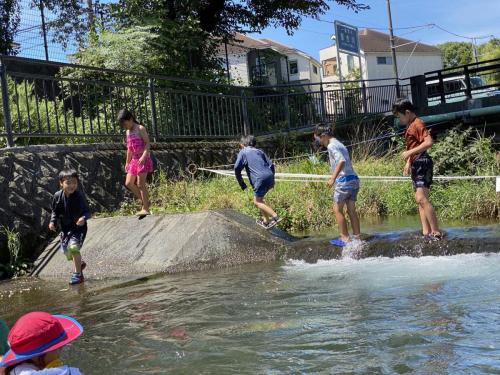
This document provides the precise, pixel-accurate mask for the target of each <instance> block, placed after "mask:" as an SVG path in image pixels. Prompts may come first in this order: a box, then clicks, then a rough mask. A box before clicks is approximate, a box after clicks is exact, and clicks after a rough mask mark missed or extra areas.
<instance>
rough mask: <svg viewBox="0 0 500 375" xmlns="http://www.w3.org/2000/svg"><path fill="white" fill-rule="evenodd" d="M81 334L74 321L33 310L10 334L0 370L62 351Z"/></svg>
mask: <svg viewBox="0 0 500 375" xmlns="http://www.w3.org/2000/svg"><path fill="white" fill-rule="evenodd" d="M82 333H83V327H82V326H81V324H80V323H78V322H77V321H76V320H75V319H73V318H71V317H69V316H65V315H52V314H49V313H46V312H41V311H35V312H30V313H28V314H25V315H23V316H22V317H20V318H19V319H18V320H17V322H16V323H15V324H14V326H13V327H12V329H11V330H10V332H9V336H8V341H9V346H10V350H9V351H8V352H7V353H6V354H5V355H4V356H3V358H2V362H0V368H7V367H10V366H12V365H15V364H17V363H19V362H23V361H25V360H27V359H30V358H34V357H38V356H41V355H43V354H45V353H49V352H52V351H54V350H56V349H59V348H62V347H63V346H64V345H67V344H69V343H70V342H71V341H73V340H75V339H76V338H78V336H80V335H81V334H82Z"/></svg>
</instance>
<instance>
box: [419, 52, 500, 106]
mask: <svg viewBox="0 0 500 375" xmlns="http://www.w3.org/2000/svg"><path fill="white" fill-rule="evenodd" d="M425 85H426V94H427V104H428V105H429V106H434V105H439V104H446V103H453V102H458V101H463V100H467V99H479V98H483V97H491V96H500V91H499V90H500V59H495V60H488V61H481V62H478V63H472V64H467V65H461V66H457V67H454V68H447V69H442V70H437V71H433V72H428V73H426V74H425Z"/></svg>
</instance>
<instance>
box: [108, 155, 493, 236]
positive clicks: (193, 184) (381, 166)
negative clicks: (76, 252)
mask: <svg viewBox="0 0 500 375" xmlns="http://www.w3.org/2000/svg"><path fill="white" fill-rule="evenodd" d="M354 164H355V168H356V171H357V172H358V173H359V174H360V175H381V176H397V175H401V171H402V169H403V162H402V161H401V160H399V158H398V157H397V156H387V157H384V158H378V159H375V158H370V159H366V160H364V161H358V162H355V163H354ZM277 170H278V171H279V172H295V173H316V174H326V173H328V171H329V169H328V165H327V163H325V162H316V163H315V162H312V161H310V160H302V161H297V162H293V163H289V164H278V165H277ZM150 191H151V201H152V210H153V212H154V213H158V214H160V213H176V212H196V211H202V210H214V209H224V208H232V209H235V210H238V211H240V212H242V213H245V214H247V215H251V216H255V217H257V215H258V212H257V210H256V209H255V207H254V205H253V195H252V192H251V189H249V190H246V191H241V190H240V188H239V186H238V184H237V183H236V181H235V180H234V178H230V177H221V176H213V175H198V176H197V177H193V178H191V177H186V178H185V179H181V180H176V181H172V180H170V179H167V178H166V176H165V174H164V173H162V172H159V173H157V174H156V175H155V176H154V178H153V181H152V184H151V185H150ZM266 199H267V200H268V201H269V203H270V204H271V205H272V206H273V207H275V208H276V210H277V211H278V213H279V214H280V216H282V217H283V222H282V224H281V227H282V228H283V229H284V230H287V231H291V232H303V231H317V230H323V229H325V228H328V227H332V226H333V225H335V222H334V217H333V215H332V213H331V204H332V202H331V191H330V190H329V189H328V188H327V187H326V185H325V183H323V182H277V183H276V186H275V188H274V189H273V190H272V191H271V192H270V193H269V194H268V195H267V196H266ZM431 200H432V202H433V204H434V206H435V208H436V210H437V212H438V215H439V217H440V218H441V219H459V220H466V219H480V218H483V219H494V218H499V217H500V216H499V207H500V195H499V194H496V193H495V185H494V181H492V180H479V181H452V182H436V183H435V185H434V186H433V188H432V190H431ZM357 206H358V210H359V214H360V215H361V216H362V217H380V216H406V215H416V214H417V208H416V205H415V201H414V197H413V189H412V185H411V182H409V181H404V182H378V181H366V180H363V181H362V182H361V190H360V193H359V196H358V203H357ZM136 209H137V206H136V203H135V202H133V201H131V200H127V201H126V202H125V203H124V204H123V205H122V207H121V208H120V209H119V210H117V211H114V212H113V213H111V214H112V215H129V214H132V213H133V212H135V210H136Z"/></svg>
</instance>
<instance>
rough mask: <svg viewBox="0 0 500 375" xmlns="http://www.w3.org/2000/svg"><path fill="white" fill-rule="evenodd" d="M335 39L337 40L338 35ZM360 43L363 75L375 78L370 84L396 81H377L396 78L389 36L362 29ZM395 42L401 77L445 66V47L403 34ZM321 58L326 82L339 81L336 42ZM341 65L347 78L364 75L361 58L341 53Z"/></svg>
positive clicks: (367, 77)
mask: <svg viewBox="0 0 500 375" xmlns="http://www.w3.org/2000/svg"><path fill="white" fill-rule="evenodd" d="M332 39H333V40H335V37H332ZM359 45H360V50H361V51H360V55H361V64H362V65H361V67H362V72H363V77H362V78H363V79H364V80H375V81H373V82H370V83H369V85H370V86H379V85H384V84H393V83H394V81H392V80H391V81H378V82H377V81H376V80H381V79H384V78H392V77H394V70H393V61H392V54H391V48H390V37H389V35H388V34H385V33H382V32H379V31H375V30H371V29H362V30H360V31H359ZM395 45H396V54H397V56H396V57H397V64H398V75H399V77H400V78H408V77H411V76H416V75H420V74H424V73H425V72H429V71H433V70H438V69H442V68H443V59H442V54H441V50H440V49H439V48H437V47H434V46H430V45H427V44H423V43H419V42H417V41H412V40H409V39H405V38H400V37H395ZM320 60H321V65H322V75H323V77H322V78H323V81H324V82H335V81H339V80H340V77H339V75H338V65H337V48H336V45H335V42H334V44H333V45H332V46H330V47H327V48H324V49H321V50H320ZM340 65H341V68H342V78H343V80H346V79H354V78H358V79H359V78H361V77H359V59H358V57H356V56H352V55H348V54H345V53H341V54H340ZM403 83H404V82H403Z"/></svg>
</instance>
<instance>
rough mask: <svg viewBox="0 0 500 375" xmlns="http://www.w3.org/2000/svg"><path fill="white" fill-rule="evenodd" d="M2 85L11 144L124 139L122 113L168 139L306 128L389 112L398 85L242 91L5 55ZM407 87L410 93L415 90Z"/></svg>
mask: <svg viewBox="0 0 500 375" xmlns="http://www.w3.org/2000/svg"><path fill="white" fill-rule="evenodd" d="M379 81H380V80H379ZM0 84H1V94H2V102H1V105H2V109H1V111H0V116H3V117H2V121H1V122H2V124H1V125H2V126H1V127H0V136H3V137H5V138H6V140H7V142H6V143H7V145H8V146H13V145H14V144H15V143H16V142H17V143H23V142H25V141H26V140H27V141H29V142H39V143H41V142H51V143H54V142H62V143H69V142H95V141H105V140H107V139H113V138H121V137H123V134H122V130H121V129H120V127H119V125H118V123H117V122H116V115H117V113H118V111H119V110H120V109H121V108H128V109H130V110H132V111H133V112H134V113H135V114H136V115H137V117H138V119H139V120H140V121H141V122H142V123H143V124H144V125H145V126H146V127H147V128H148V131H149V133H150V135H151V138H152V139H153V141H166V140H170V139H185V138H189V139H213V138H219V139H220V138H235V137H237V136H239V135H241V134H248V133H254V134H265V133H272V132H277V131H286V130H291V129H299V128H304V127H309V126H312V125H313V124H315V123H317V122H318V121H322V120H323V121H324V120H329V121H338V120H347V119H349V118H351V117H354V116H357V115H359V114H375V113H382V112H388V111H390V110H391V105H392V103H393V101H394V100H395V99H396V89H395V86H394V85H393V84H384V85H382V86H373V82H368V81H366V82H343V84H344V88H343V89H341V88H340V85H339V83H306V84H298V85H279V86H261V87H242V86H231V85H225V84H217V83H211V82H207V81H195V80H189V79H179V78H172V77H164V76H158V75H148V74H143V73H134V72H127V71H120V70H112V69H100V68H93V67H87V66H80V65H75V64H62V63H54V62H45V61H39V60H31V59H24V58H16V57H8V56H0ZM401 90H402V92H403V93H405V94H406V95H407V96H409V95H410V85H403V86H401Z"/></svg>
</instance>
